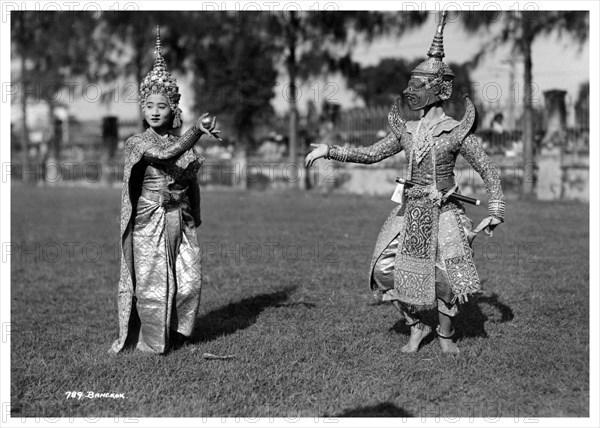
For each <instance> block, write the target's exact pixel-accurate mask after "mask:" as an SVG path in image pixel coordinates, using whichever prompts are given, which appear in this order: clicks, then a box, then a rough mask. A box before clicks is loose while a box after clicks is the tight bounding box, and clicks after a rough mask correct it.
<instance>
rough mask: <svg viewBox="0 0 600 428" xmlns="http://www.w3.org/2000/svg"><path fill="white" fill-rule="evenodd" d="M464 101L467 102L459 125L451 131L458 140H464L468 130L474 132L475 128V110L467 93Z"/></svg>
mask: <svg viewBox="0 0 600 428" xmlns="http://www.w3.org/2000/svg"><path fill="white" fill-rule="evenodd" d="M465 103H466V104H467V108H466V109H465V114H464V116H463V118H462V120H461V121H460V123H459V125H458V126H457V127H456V128H455V129H454V131H453V132H454V133H455V135H456V136H457V139H458V141H462V140H464V138H465V137H466V136H467V135H468V134H469V132H475V129H476V128H477V123H476V121H475V119H476V118H477V110H476V109H475V106H474V105H473V102H472V101H471V99H470V98H469V97H468V96H467V95H465Z"/></svg>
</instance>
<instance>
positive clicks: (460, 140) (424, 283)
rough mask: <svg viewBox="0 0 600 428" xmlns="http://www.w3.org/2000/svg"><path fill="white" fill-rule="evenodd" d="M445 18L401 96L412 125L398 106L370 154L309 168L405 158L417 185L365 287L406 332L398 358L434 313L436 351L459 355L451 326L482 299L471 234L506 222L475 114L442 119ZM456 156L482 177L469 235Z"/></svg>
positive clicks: (355, 152)
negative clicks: (483, 207) (483, 201)
mask: <svg viewBox="0 0 600 428" xmlns="http://www.w3.org/2000/svg"><path fill="white" fill-rule="evenodd" d="M444 24H445V13H444V14H442V17H441V20H440V24H439V26H438V27H437V31H436V34H435V37H434V40H433V43H432V45H431V48H430V49H429V52H428V53H427V55H428V57H429V58H428V59H427V60H425V61H424V62H422V63H421V64H419V65H418V66H417V67H416V68H415V69H414V70H413V71H412V74H411V78H410V81H409V82H408V87H407V88H406V89H405V90H404V92H403V95H404V97H405V99H406V101H407V103H408V106H409V107H410V109H411V110H423V115H422V117H421V119H420V120H418V121H404V120H403V119H402V118H401V117H400V115H399V106H398V102H399V101H400V100H399V99H397V100H396V102H395V103H394V105H393V106H392V108H391V110H390V113H389V117H388V120H389V125H390V128H391V130H392V132H390V133H389V134H388V135H387V136H386V137H385V138H383V139H382V140H380V141H378V142H377V143H375V144H373V145H372V146H369V147H361V148H344V147H337V146H332V147H329V146H327V145H325V144H319V145H314V146H313V147H314V150H313V151H312V152H311V153H309V154H308V156H307V157H306V164H307V166H310V165H312V163H313V162H314V161H315V160H316V159H318V158H321V157H324V158H327V159H334V160H337V161H341V162H355V163H365V164H370V163H375V162H379V161H381V160H383V159H385V158H387V157H390V156H392V155H395V154H396V153H399V152H400V151H402V150H404V152H405V154H406V156H407V158H408V161H409V166H408V179H409V180H411V181H412V182H415V183H417V185H414V186H410V187H408V188H406V189H404V191H403V197H402V199H403V201H402V202H403V203H402V204H401V205H399V206H397V207H396V208H394V209H393V210H392V212H391V213H390V215H389V217H388V219H387V220H386V222H385V224H384V225H383V228H382V229H381V232H380V233H379V237H378V239H377V243H376V245H375V252H374V254H373V259H372V262H371V268H370V277H369V281H370V285H371V288H372V290H373V291H374V292H375V294H376V295H377V296H378V297H380V298H381V299H383V300H384V301H391V302H392V303H393V304H394V306H395V307H396V308H397V309H398V310H399V311H400V312H401V314H402V316H403V317H404V318H405V320H406V321H407V324H408V325H410V326H411V335H410V339H409V341H408V343H407V344H406V345H405V346H404V347H403V348H402V351H403V352H416V351H417V350H418V349H419V345H420V343H421V342H422V340H423V339H424V338H425V337H427V336H428V335H429V334H430V333H431V332H432V331H433V328H432V326H431V325H429V324H431V323H430V322H429V323H426V322H425V321H426V320H427V319H428V317H427V316H426V314H427V313H428V311H430V310H436V309H437V318H438V327H437V329H436V331H437V336H438V339H439V343H440V346H441V348H442V351H443V352H445V353H451V354H457V353H459V349H458V347H457V346H456V344H455V343H454V341H453V339H452V338H453V336H454V328H453V326H452V319H453V317H454V316H455V315H456V314H457V313H458V303H464V302H466V301H467V300H468V296H470V295H472V294H475V293H478V292H480V291H481V285H480V282H479V277H478V274H477V271H476V269H475V265H474V263H473V255H472V249H471V243H472V241H473V239H474V237H475V235H476V233H477V232H479V231H481V230H483V231H484V233H486V234H487V235H490V236H491V234H492V230H493V229H494V228H495V227H496V226H497V225H498V224H500V223H502V222H503V221H504V206H505V204H504V195H503V193H502V188H501V186H500V178H499V173H498V170H497V168H496V167H495V166H494V165H493V164H492V163H491V162H490V159H489V158H488V156H487V155H486V153H485V151H484V150H483V148H482V146H481V144H480V142H479V140H478V139H477V137H476V136H475V135H474V134H473V130H474V127H475V108H474V106H473V104H472V102H471V101H470V100H469V99H468V98H466V104H467V108H466V112H465V115H464V117H463V119H462V120H461V121H460V122H459V121H456V120H454V119H452V118H451V117H449V116H447V115H446V114H445V113H444V110H443V105H444V100H447V99H448V98H449V97H450V95H451V93H452V82H453V78H454V74H453V72H452V70H450V68H449V67H448V66H447V65H446V64H445V63H444V62H443V61H442V58H443V57H444V48H443V29H444ZM458 154H461V155H462V156H463V157H464V158H465V159H466V160H467V161H468V162H469V163H470V164H471V166H472V167H473V168H474V169H475V171H477V173H478V174H479V175H480V176H481V177H482V179H483V181H484V183H485V186H486V189H487V194H488V198H489V202H488V208H489V217H487V218H485V219H484V220H483V221H482V222H481V223H480V224H479V226H478V227H477V228H476V229H475V230H473V229H472V222H471V220H469V219H468V218H467V216H466V215H465V212H464V208H463V206H462V204H461V203H460V202H459V201H457V200H456V199H455V198H453V197H450V195H451V194H452V193H453V192H456V193H458V189H457V185H456V183H455V180H454V165H455V162H456V157H457V155H458Z"/></svg>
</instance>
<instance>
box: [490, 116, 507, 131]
mask: <svg viewBox="0 0 600 428" xmlns="http://www.w3.org/2000/svg"><path fill="white" fill-rule="evenodd" d="M503 122H504V115H503V114H502V113H496V114H495V115H494V118H493V119H492V123H491V124H490V128H491V129H492V131H494V133H495V134H503V133H504V124H503Z"/></svg>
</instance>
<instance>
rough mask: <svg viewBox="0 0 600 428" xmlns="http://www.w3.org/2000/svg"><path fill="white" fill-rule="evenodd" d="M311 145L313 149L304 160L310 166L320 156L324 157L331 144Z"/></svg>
mask: <svg viewBox="0 0 600 428" xmlns="http://www.w3.org/2000/svg"><path fill="white" fill-rule="evenodd" d="M310 147H311V148H312V149H313V151H312V152H310V153H309V154H308V155H306V159H305V160H304V165H305V166H306V167H307V168H310V167H311V166H312V165H313V163H315V161H316V160H317V159H319V158H324V157H326V156H327V154H328V153H329V146H328V145H327V144H311V145H310Z"/></svg>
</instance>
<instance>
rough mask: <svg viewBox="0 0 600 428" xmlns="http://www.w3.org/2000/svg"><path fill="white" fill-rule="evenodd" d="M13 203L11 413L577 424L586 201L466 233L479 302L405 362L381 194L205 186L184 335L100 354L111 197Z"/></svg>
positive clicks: (386, 204)
mask: <svg viewBox="0 0 600 428" xmlns="http://www.w3.org/2000/svg"><path fill="white" fill-rule="evenodd" d="M12 194H13V200H12V241H13V248H12V252H13V254H12V264H11V270H12V283H11V291H12V296H11V300H12V301H11V308H12V314H11V316H12V325H11V347H12V348H11V353H12V367H11V395H12V402H11V406H12V407H11V411H12V415H13V417H19V416H22V417H33V416H42V417H44V416H45V417H56V416H75V417H77V416H87V417H92V416H106V417H108V416H111V417H112V416H119V417H136V416H138V417H141V416H146V417H148V416H190V417H205V416H206V417H217V416H219V417H220V416H248V417H250V416H252V417H259V416H262V417H298V416H303V417H311V418H313V417H317V416H318V417H323V416H330V417H344V416H407V417H410V416H415V417H421V416H426V417H431V418H434V417H436V416H441V417H465V418H466V417H496V416H501V417H510V418H525V417H544V416H548V417H556V416H588V413H589V363H590V361H589V328H588V324H589V303H588V301H589V294H588V288H589V268H588V263H589V250H588V241H589V228H588V221H589V213H588V206H587V205H581V204H566V203H542V202H529V203H525V202H512V203H509V205H508V209H507V223H506V224H504V225H502V226H500V227H499V228H498V229H497V231H496V232H495V234H494V237H493V238H491V239H490V238H487V237H485V236H483V234H482V235H481V236H479V237H478V238H477V239H476V240H475V251H476V258H475V262H476V264H477V266H478V270H479V274H480V277H481V279H482V281H483V286H484V289H485V293H484V294H483V295H482V296H481V297H480V298H479V299H478V300H477V301H476V302H470V303H469V304H467V305H466V306H465V307H464V308H463V310H462V313H461V314H460V316H459V318H458V320H457V327H458V333H459V336H460V340H459V342H458V345H459V347H460V348H461V351H462V353H461V355H460V356H458V357H451V356H442V355H441V353H440V350H439V346H438V344H437V342H436V340H433V341H430V342H429V343H427V344H426V345H425V346H424V347H423V348H422V349H421V350H420V352H418V353H417V354H414V355H404V354H401V353H400V347H401V346H402V345H403V344H404V343H405V341H406V340H407V328H406V327H405V326H404V325H403V324H402V323H399V322H398V321H397V316H396V313H395V311H394V309H393V308H392V307H391V306H389V305H384V304H376V303H375V302H374V300H373V299H372V297H371V294H370V291H369V289H368V284H367V273H368V272H367V271H368V267H369V262H370V258H371V252H372V249H373V246H374V243H375V239H376V237H377V233H378V231H379V228H380V227H381V225H382V223H383V221H384V220H385V218H386V217H387V214H388V212H389V211H390V210H391V208H392V207H393V206H394V203H393V202H391V201H390V200H389V199H387V198H380V197H359V196H344V195H330V196H323V195H320V194H317V193H308V194H305V193H301V192H285V193H283V192H281V193H268V192H266V193H255V192H247V193H241V192H236V191H224V192H223V191H207V192H204V193H203V196H202V209H203V225H202V227H201V228H200V236H201V239H202V243H203V248H204V263H203V270H204V284H203V301H202V304H201V315H200V316H201V319H200V321H199V322H200V324H199V325H200V328H199V330H198V332H197V335H196V338H195V340H194V342H193V343H190V344H187V345H185V346H183V347H182V348H179V349H177V350H175V351H173V352H171V353H169V354H167V355H166V356H154V355H145V354H141V353H137V352H126V353H123V354H121V355H118V356H116V357H111V356H109V354H108V353H107V351H108V349H109V347H110V345H111V343H112V341H113V340H114V339H116V337H117V307H116V304H117V299H116V290H117V281H118V275H119V268H118V251H117V240H118V235H119V231H118V227H119V226H118V216H119V198H120V192H119V190H116V189H110V190H108V189H105V190H102V189H80V188H69V189H66V188H35V187H23V186H22V185H18V184H16V185H15V187H13V193H12ZM467 210H468V214H469V216H470V217H471V218H473V220H474V221H475V222H476V223H477V222H478V221H479V220H481V218H483V216H484V215H485V207H475V208H471V207H469V208H468V209H467ZM204 352H210V353H213V354H233V355H235V356H236V357H235V358H234V359H231V360H226V361H223V360H206V359H202V354H203V353H204ZM69 391H72V392H82V393H83V397H82V398H81V399H77V398H68V397H67V393H68V392H69ZM89 391H93V392H94V393H115V394H123V396H124V398H123V397H121V398H109V397H104V398H100V397H99V398H86V395H87V394H88V392H89ZM520 420H521V421H522V419H520Z"/></svg>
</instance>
